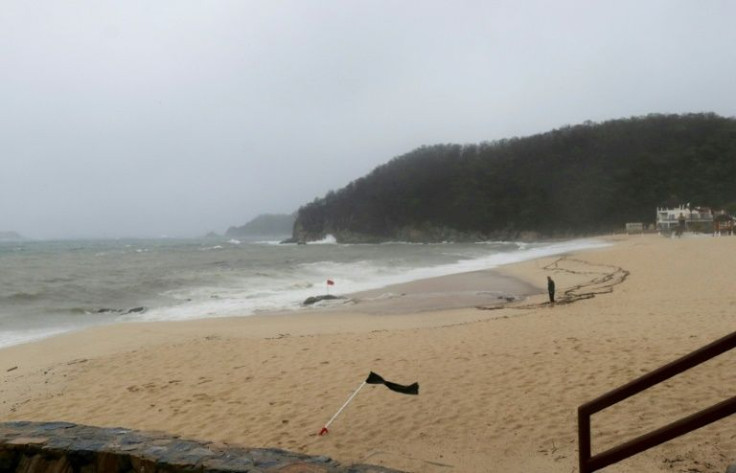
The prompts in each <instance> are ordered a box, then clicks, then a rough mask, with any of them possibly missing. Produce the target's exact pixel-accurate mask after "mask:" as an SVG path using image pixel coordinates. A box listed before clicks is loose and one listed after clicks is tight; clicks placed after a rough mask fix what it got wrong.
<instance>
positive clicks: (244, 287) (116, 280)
mask: <svg viewBox="0 0 736 473" xmlns="http://www.w3.org/2000/svg"><path fill="white" fill-rule="evenodd" d="M601 246H605V243H603V242H602V241H599V240H592V239H586V240H572V241H565V242H547V243H545V242H539V243H519V242H482V243H475V244H473V243H443V244H407V243H383V244H361V245H343V244H337V243H335V240H334V238H331V237H328V238H327V239H325V240H324V241H322V242H317V243H310V244H308V245H288V244H287V245H282V244H279V243H278V240H263V241H238V240H225V239H222V240H218V239H120V240H62V241H23V242H0V347H4V346H10V345H16V344H20V343H25V342H29V341H32V340H37V339H41V338H45V337H49V336H52V335H55V334H60V333H64V332H69V331H75V330H80V329H82V328H85V327H90V326H94V325H101V324H113V323H121V322H143V321H172V320H187V319H202V318H210V317H224V316H248V315H252V314H263V313H268V312H276V311H278V312H283V311H296V310H304V309H303V307H302V305H301V303H302V302H303V301H304V300H305V299H306V298H307V297H310V296H315V295H321V294H325V293H331V294H335V295H338V294H349V293H353V292H357V291H363V290H368V289H376V288H380V287H384V286H387V285H391V284H397V283H403V282H408V281H414V280H418V279H423V278H429V277H435V276H442V275H447V274H453V273H459V272H465V271H475V270H481V269H491V268H494V267H497V266H499V265H503V264H507V263H513V262H518V261H523V260H528V259H532V258H537V257H541V256H547V255H554V254H560V253H564V252H568V251H574V250H579V249H584V248H594V247H601ZM328 280H330V281H333V282H334V285H330V286H328V285H327V281H328Z"/></svg>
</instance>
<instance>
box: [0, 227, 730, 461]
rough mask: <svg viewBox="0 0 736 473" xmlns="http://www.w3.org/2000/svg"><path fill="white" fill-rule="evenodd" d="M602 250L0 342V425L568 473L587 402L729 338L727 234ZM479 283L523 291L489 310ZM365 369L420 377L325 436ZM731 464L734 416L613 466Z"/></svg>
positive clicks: (654, 410)
mask: <svg viewBox="0 0 736 473" xmlns="http://www.w3.org/2000/svg"><path fill="white" fill-rule="evenodd" d="M608 240H609V241H610V242H611V243H612V245H611V246H609V247H606V248H599V249H590V250H584V251H573V252H572V253H569V254H564V255H555V256H548V257H542V258H538V259H534V260H530V261H525V262H521V263H516V264H512V265H508V266H501V267H499V268H496V269H495V270H494V271H493V272H489V271H474V272H469V273H463V274H458V275H451V276H443V277H439V278H432V279H426V280H422V281H415V282H411V283H405V284H402V285H399V286H394V287H391V288H386V289H382V290H374V291H366V292H362V293H357V294H354V295H352V296H351V300H352V302H351V303H347V304H340V305H331V306H330V307H328V308H323V309H319V308H317V309H313V310H306V311H300V312H294V313H288V314H269V315H256V316H250V317H231V318H220V319H210V320H194V321H183V322H151V323H128V324H117V325H111V326H102V327H94V328H90V329H86V330H84V331H80V332H76V333H71V334H64V335H60V336H57V337H53V338H48V339H45V340H42V341H39V342H34V343H28V344H23V345H17V346H12V347H8V348H4V349H2V350H0V376H2V379H1V380H0V400H1V401H2V402H1V403H0V413H1V414H2V418H3V419H4V420H6V421H7V420H38V421H69V422H75V423H81V424H89V425H98V426H110V427H112V426H115V427H118V426H119V427H128V428H134V429H141V430H159V431H166V432H170V433H173V434H177V435H181V436H184V437H188V438H193V439H198V440H205V441H213V442H219V443H227V444H231V445H240V446H248V447H278V448H283V449H287V450H293V451H298V452H303V453H308V454H313V455H327V456H330V457H332V458H334V459H336V460H338V461H340V462H341V463H346V464H349V463H371V464H378V465H385V466H387V467H391V468H396V469H400V470H405V471H413V472H470V473H473V472H489V471H506V472H525V473H529V472H537V471H538V472H571V471H577V461H578V459H577V407H578V406H579V405H580V404H582V403H584V402H586V401H589V400H591V399H593V398H595V397H597V396H599V395H601V394H603V393H605V392H607V391H609V390H611V389H613V388H615V387H617V386H619V385H621V384H624V383H626V382H628V381H631V380H632V379H634V378H636V377H638V376H640V375H642V374H644V373H646V372H648V371H651V370H653V369H655V368H657V367H659V366H661V365H663V364H665V363H668V362H670V361H672V360H674V359H676V358H678V357H680V356H682V355H685V354H687V353H689V352H690V351H692V350H694V349H696V348H699V347H701V346H703V345H705V344H707V343H709V342H711V341H713V340H715V339H717V338H720V337H722V336H724V335H727V334H728V333H730V332H732V331H734V330H736V290H735V289H736V238H733V237H719V238H714V237H710V236H702V237H695V236H691V237H686V238H682V239H668V238H663V237H661V236H658V235H632V236H613V237H609V238H608ZM547 276H551V277H553V278H554V280H555V281H556V285H557V297H558V301H559V303H558V304H555V305H554V306H551V305H550V304H548V303H547V295H546V277H547ZM482 287H488V291H489V292H491V293H494V294H496V293H498V294H509V295H511V294H518V295H520V296H524V297H523V298H522V299H520V300H511V301H507V300H506V299H503V298H501V299H498V303H493V304H488V302H487V298H486V299H484V300H483V301H480V300H479V299H477V294H478V288H482ZM734 366H736V353H731V352H729V353H726V354H724V355H721V356H719V357H718V358H716V359H713V360H711V361H709V362H707V363H705V364H703V365H701V366H698V367H696V368H694V369H692V370H690V371H688V372H687V373H684V374H682V375H679V376H677V377H675V378H673V379H671V380H669V381H667V382H665V383H663V384H661V385H659V386H657V387H654V388H652V389H650V390H647V391H646V392H645V393H642V394H640V395H637V396H635V397H634V398H632V399H629V400H627V401H624V402H622V403H621V404H619V405H617V406H614V407H612V408H609V409H606V410H605V411H603V412H601V413H599V414H596V415H595V416H594V417H593V423H592V425H593V452H594V453H596V452H600V451H602V450H605V449H606V448H608V447H610V446H613V445H616V444H618V443H621V442H623V441H625V440H628V439H631V438H633V437H635V436H637V435H640V434H643V433H646V432H648V431H650V430H652V429H654V428H657V427H660V426H662V425H665V424H667V423H669V422H671V421H673V420H676V419H679V418H681V417H684V416H686V415H688V414H691V413H693V412H696V411H698V410H700V409H703V408H705V407H708V406H710V405H713V404H715V403H716V402H719V401H722V400H724V399H726V398H728V397H731V396H733V395H734V389H735V388H734V386H736V369H734V368H733V367H734ZM370 371H374V372H376V373H379V374H380V375H382V376H383V377H385V378H386V379H389V380H391V381H394V382H397V383H400V384H410V383H412V382H415V381H417V382H419V385H420V391H419V395H418V396H408V395H402V394H398V393H395V392H392V391H390V390H388V389H386V388H385V387H383V386H374V385H369V386H367V387H365V388H364V389H363V390H362V391H361V392H360V394H359V395H358V396H356V397H355V399H354V401H353V402H352V403H351V404H350V405H349V406H348V407H347V408H346V409H345V410H344V412H343V413H342V414H341V415H340V417H339V418H337V420H335V422H334V423H333V424H332V425H331V426H330V432H329V434H327V435H325V436H319V435H317V434H318V432H319V431H320V428H321V427H322V426H323V425H324V424H325V422H327V421H328V420H329V419H330V417H331V416H332V415H333V414H334V413H335V411H337V409H338V408H339V407H340V406H341V405H342V404H343V403H344V402H345V400H346V399H347V398H348V396H350V394H351V393H352V392H353V391H354V390H355V389H356V388H358V386H359V385H360V384H361V383H362V381H363V380H365V378H366V376H367V375H368V373H369V372H370ZM731 463H736V419H735V418H733V416H732V417H731V418H727V419H724V420H721V421H719V422H716V423H714V424H712V425H710V426H707V427H705V428H703V429H701V430H699V431H697V432H693V433H690V434H688V435H686V436H683V437H681V438H678V439H676V440H673V441H671V442H669V443H666V444H664V445H661V446H659V447H655V448H653V449H651V450H649V451H647V452H644V453H642V454H640V455H638V456H636V457H633V458H631V459H628V460H625V461H623V462H621V463H619V464H616V465H613V466H610V467H608V468H607V469H605V471H610V472H638V471H682V472H695V471H697V472H723V471H725V469H726V466H727V465H729V464H731Z"/></svg>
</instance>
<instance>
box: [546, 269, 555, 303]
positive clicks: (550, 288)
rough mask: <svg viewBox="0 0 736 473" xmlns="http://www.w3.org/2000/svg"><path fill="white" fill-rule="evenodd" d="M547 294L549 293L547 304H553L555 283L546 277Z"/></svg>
mask: <svg viewBox="0 0 736 473" xmlns="http://www.w3.org/2000/svg"><path fill="white" fill-rule="evenodd" d="M547 292H549V303H550V304H554V303H555V282H554V281H553V280H552V278H551V277H549V276H547Z"/></svg>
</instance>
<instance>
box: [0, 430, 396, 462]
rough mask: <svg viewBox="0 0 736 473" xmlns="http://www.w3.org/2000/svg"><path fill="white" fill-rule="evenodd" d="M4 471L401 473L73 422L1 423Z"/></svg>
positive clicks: (270, 451)
mask: <svg viewBox="0 0 736 473" xmlns="http://www.w3.org/2000/svg"><path fill="white" fill-rule="evenodd" d="M0 472H8V473H180V472H187V473H191V472H202V473H204V472H209V473H225V472H229V473H237V472H241V473H245V472H248V473H275V472H280V473H398V472H396V470H390V469H387V468H383V467H379V466H371V465H350V466H342V465H340V464H339V463H337V462H335V461H334V460H332V459H330V458H328V457H324V456H309V455H302V454H299V453H294V452H288V451H286V450H279V449H271V448H251V449H249V448H236V447H230V446H225V445H216V444H213V443H203V442H196V441H192V440H185V439H181V438H179V437H176V436H171V435H169V434H165V433H161V432H140V431H135V430H129V429H122V428H100V427H90V426H85V425H77V424H70V423H67V422H46V423H39V422H7V423H0Z"/></svg>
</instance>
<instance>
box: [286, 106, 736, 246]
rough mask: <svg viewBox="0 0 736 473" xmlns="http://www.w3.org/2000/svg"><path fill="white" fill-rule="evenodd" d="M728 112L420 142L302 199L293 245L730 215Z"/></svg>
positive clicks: (732, 178)
mask: <svg viewBox="0 0 736 473" xmlns="http://www.w3.org/2000/svg"><path fill="white" fill-rule="evenodd" d="M735 182H736V119H734V118H724V117H720V116H718V115H715V114H712V113H705V114H687V115H659V114H652V115H647V116H644V117H633V118H628V119H619V120H611V121H606V122H603V123H592V122H586V123H584V124H580V125H576V126H566V127H563V128H559V129H555V130H552V131H549V132H547V133H542V134H538V135H534V136H529V137H525V138H511V139H504V140H500V141H495V142H484V143H480V144H466V145H460V144H440V145H434V146H424V147H421V148H419V149H416V150H414V151H412V152H410V153H407V154H405V155H403V156H399V157H396V158H394V159H392V160H391V161H389V162H388V163H386V164H384V165H382V166H379V167H377V168H376V169H374V170H373V171H372V172H371V173H369V174H368V175H366V176H364V177H361V178H359V179H357V180H355V181H353V182H351V183H350V184H348V185H347V186H345V187H344V188H342V189H340V190H338V191H330V192H329V193H327V195H325V196H324V197H322V198H319V199H316V200H315V201H313V202H312V203H309V204H306V205H304V206H302V207H301V208H300V209H299V211H298V215H297V218H296V221H295V224H294V233H293V235H292V238H291V240H292V241H314V240H321V239H323V238H325V236H326V235H328V234H331V235H334V237H335V238H336V239H337V241H339V242H379V241H386V240H401V241H415V242H433V241H480V240H491V239H524V238H527V239H528V238H543V237H571V236H579V235H584V234H601V233H605V232H611V231H619V230H621V229H622V228H623V227H624V225H625V224H626V223H627V222H643V223H644V224H649V223H653V222H654V219H655V214H656V208H657V207H658V206H660V205H666V206H672V205H676V204H683V203H686V202H692V203H694V204H697V205H701V206H709V207H712V208H716V209H719V208H722V209H728V210H730V212H734V211H736V185H734V183H735Z"/></svg>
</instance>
